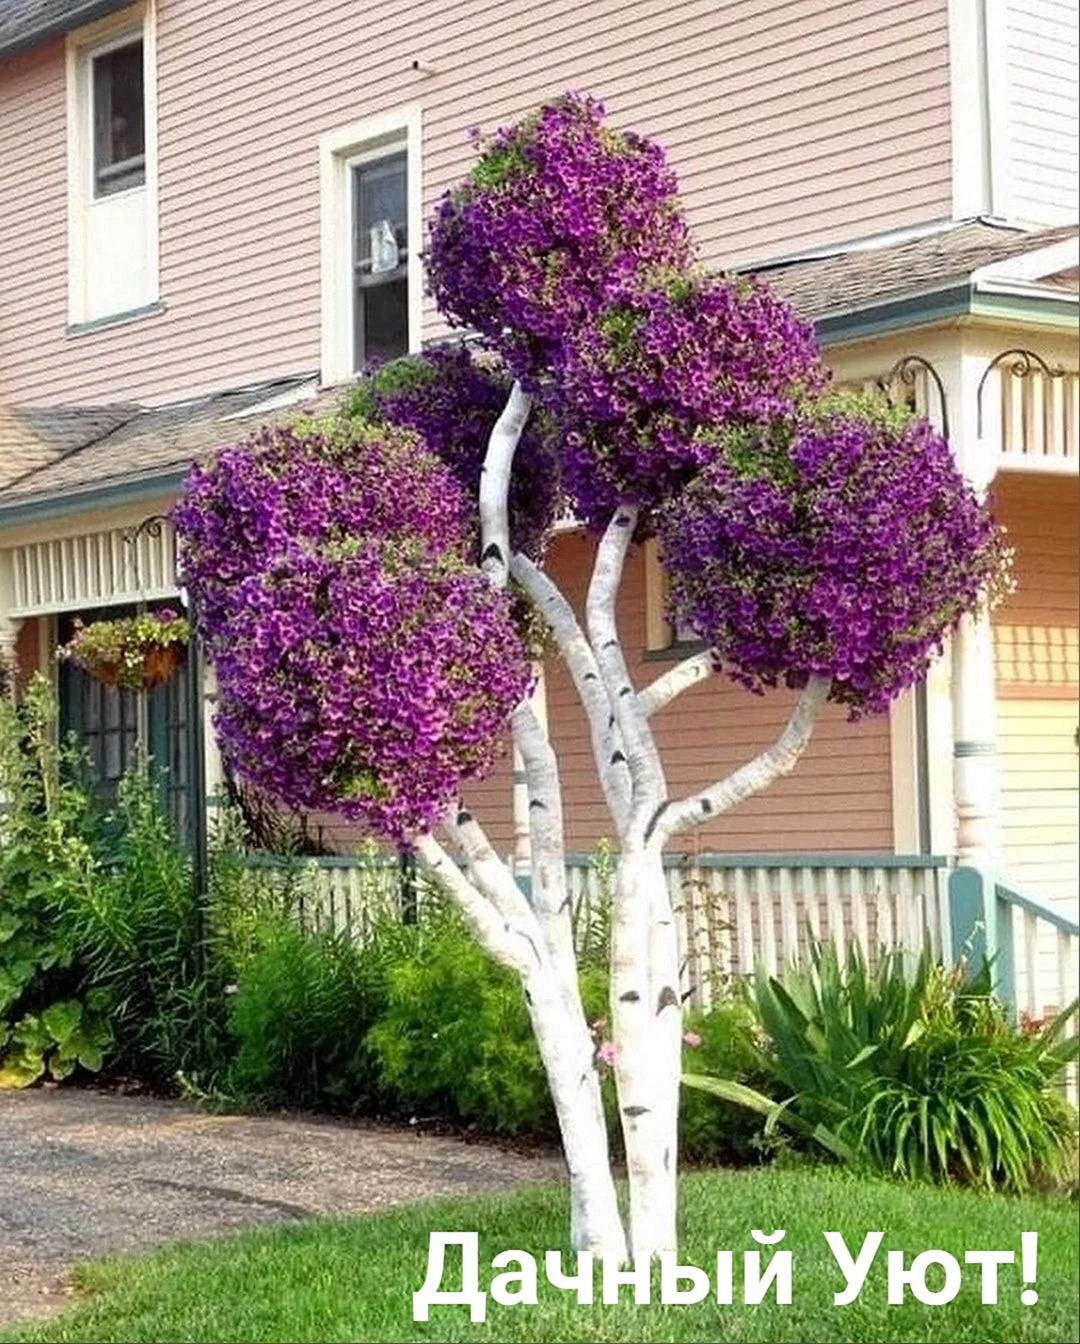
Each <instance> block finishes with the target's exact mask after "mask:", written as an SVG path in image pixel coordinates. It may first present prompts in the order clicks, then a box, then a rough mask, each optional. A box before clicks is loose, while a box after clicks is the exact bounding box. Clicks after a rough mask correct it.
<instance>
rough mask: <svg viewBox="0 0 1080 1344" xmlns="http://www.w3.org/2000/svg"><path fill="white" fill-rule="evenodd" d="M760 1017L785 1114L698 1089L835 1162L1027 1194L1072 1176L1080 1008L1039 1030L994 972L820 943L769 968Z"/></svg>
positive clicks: (752, 1100) (756, 1098)
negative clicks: (783, 967) (798, 961)
mask: <svg viewBox="0 0 1080 1344" xmlns="http://www.w3.org/2000/svg"><path fill="white" fill-rule="evenodd" d="M752 995H753V1003H754V1008H755V1011H756V1013H757V1016H758V1020H759V1022H760V1024H761V1027H762V1028H763V1030H764V1031H765V1033H766V1034H767V1036H768V1038H769V1044H768V1047H767V1049H765V1050H764V1051H763V1053H762V1057H761V1058H762V1063H763V1064H764V1066H765V1068H766V1070H767V1073H768V1074H769V1075H770V1077H771V1080H772V1090H773V1091H774V1092H775V1094H776V1095H777V1096H780V1097H782V1098H783V1100H782V1101H781V1102H780V1103H779V1105H777V1104H776V1103H774V1102H773V1101H772V1099H771V1098H769V1097H766V1096H763V1095H761V1094H759V1093H757V1092H756V1091H752V1090H748V1089H746V1088H738V1087H736V1086H733V1085H731V1084H730V1083H729V1082H728V1081H726V1080H723V1079H717V1078H713V1079H710V1078H708V1077H705V1076H692V1077H688V1078H687V1079H686V1082H687V1083H688V1084H689V1085H690V1086H692V1087H698V1088H700V1089H702V1090H705V1091H708V1092H712V1093H713V1094H714V1095H715V1096H718V1097H722V1098H724V1099H725V1100H728V1101H734V1102H739V1103H741V1104H744V1105H747V1106H749V1107H752V1108H754V1109H756V1110H758V1111H760V1112H762V1113H765V1114H767V1115H768V1117H769V1119H768V1123H767V1125H766V1132H770V1131H771V1130H772V1129H774V1127H775V1126H776V1124H778V1123H783V1124H785V1125H786V1126H788V1127H789V1128H791V1129H792V1130H793V1131H794V1132H795V1133H796V1134H797V1135H799V1136H800V1137H802V1138H803V1139H804V1140H809V1141H811V1142H812V1143H813V1144H816V1145H819V1146H821V1147H823V1148H825V1149H826V1150H827V1151H828V1152H829V1153H831V1154H832V1155H833V1156H834V1157H837V1158H840V1159H842V1160H845V1161H848V1162H851V1163H854V1164H856V1165H861V1166H867V1167H870V1168H873V1169H876V1170H878V1171H881V1172H883V1173H886V1174H889V1175H892V1176H896V1177H899V1178H902V1179H919V1180H928V1181H937V1182H950V1181H958V1182H962V1183H964V1184H970V1185H976V1186H981V1187H984V1188H987V1189H990V1188H999V1189H1003V1190H1008V1191H1014V1192H1016V1191H1025V1190H1028V1189H1030V1188H1032V1187H1033V1186H1036V1185H1039V1184H1043V1183H1046V1182H1054V1181H1059V1180H1061V1179H1062V1178H1063V1177H1064V1176H1065V1175H1066V1174H1067V1172H1068V1170H1069V1164H1070V1154H1071V1152H1072V1149H1073V1146H1074V1144H1075V1130H1076V1120H1075V1116H1074V1115H1073V1114H1072V1113H1071V1111H1070V1109H1069V1108H1068V1107H1067V1106H1066V1104H1065V1103H1064V1101H1063V1100H1062V1098H1061V1096H1060V1094H1059V1093H1058V1091H1057V1090H1056V1089H1057V1087H1058V1086H1059V1084H1060V1082H1061V1079H1062V1074H1063V1072H1064V1070H1065V1069H1066V1067H1067V1066H1068V1064H1069V1063H1070V1062H1071V1061H1072V1060H1075V1059H1076V1057H1077V1045H1078V1042H1077V1039H1076V1038H1075V1037H1073V1038H1069V1039H1062V1037H1063V1032H1064V1028H1065V1025H1066V1022H1067V1021H1068V1019H1069V1018H1070V1017H1071V1016H1072V1015H1073V1014H1075V1012H1076V1005H1075V1004H1074V1005H1073V1006H1072V1007H1071V1008H1070V1009H1067V1010H1066V1011H1065V1012H1064V1013H1062V1014H1059V1016H1058V1017H1057V1018H1056V1019H1055V1020H1054V1021H1053V1022H1051V1023H1049V1024H1047V1025H1046V1026H1045V1027H1043V1028H1042V1029H1041V1030H1038V1031H1027V1030H1024V1029H1023V1028H1017V1027H1016V1026H1014V1025H1013V1023H1012V1021H1011V1019H1010V1016H1009V1013H1008V1011H1007V1010H1006V1009H1005V1008H1004V1007H1003V1005H1001V1004H1000V1003H998V1002H996V1001H995V999H994V998H993V995H992V993H991V982H990V975H989V971H988V970H987V971H984V972H983V974H982V975H981V976H980V977H978V978H976V979H975V980H973V981H969V982H965V980H964V979H963V976H962V974H961V973H960V972H959V971H952V972H948V971H945V970H943V969H942V968H941V967H940V966H938V965H936V964H935V963H934V961H933V959H932V958H931V956H930V955H929V953H928V952H924V953H923V955H922V956H921V957H920V958H919V960H918V962H917V963H916V965H915V966H914V967H913V968H909V967H908V966H907V965H906V964H905V958H904V955H903V954H902V953H899V952H897V953H883V954H882V955H881V957H880V958H879V960H878V963H877V965H876V967H874V968H871V967H869V966H868V965H867V963H866V960H865V958H864V957H863V956H862V954H861V952H860V951H859V949H858V948H857V947H853V949H852V951H851V952H850V954H849V956H848V958H847V961H846V963H841V961H840V959H839V957H838V956H837V953H836V950H835V948H834V947H833V946H832V945H831V944H830V945H828V946H825V947H821V946H818V945H814V946H813V947H812V948H811V956H810V960H809V962H808V963H807V964H806V965H805V966H802V967H799V968H789V969H788V970H787V971H786V972H785V974H784V975H783V977H782V978H779V979H778V978H776V977H770V976H768V975H766V974H764V973H763V972H762V971H760V970H759V972H758V974H757V976H756V977H755V981H754V987H753V990H752Z"/></svg>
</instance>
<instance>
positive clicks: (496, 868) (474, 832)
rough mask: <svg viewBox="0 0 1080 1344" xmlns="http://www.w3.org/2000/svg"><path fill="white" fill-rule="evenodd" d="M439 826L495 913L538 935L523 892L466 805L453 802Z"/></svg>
mask: <svg viewBox="0 0 1080 1344" xmlns="http://www.w3.org/2000/svg"><path fill="white" fill-rule="evenodd" d="M443 826H444V828H445V830H446V833H447V834H448V835H449V836H450V838H451V840H453V842H454V844H455V845H457V847H458V848H459V849H460V850H461V852H462V853H463V854H464V855H465V859H466V861H467V863H468V865H469V871H470V873H471V874H472V876H473V879H474V881H475V883H476V885H477V887H479V889H480V891H481V892H482V893H483V894H484V896H486V897H487V899H488V900H489V901H490V902H491V904H492V905H493V906H494V907H495V908H496V910H498V912H499V914H500V915H501V916H502V917H503V918H504V919H506V920H512V921H518V922H520V923H521V924H522V925H523V927H527V928H529V930H530V933H531V934H534V935H539V932H540V926H539V924H538V922H537V919H536V916H535V914H534V913H533V910H532V907H531V906H530V905H529V902H528V901H527V900H526V899H525V893H524V892H523V891H522V890H521V888H520V887H519V886H518V884H517V882H516V881H515V880H514V875H513V873H512V872H511V871H510V869H509V868H508V867H507V866H506V864H505V863H504V862H503V860H502V859H501V858H500V857H499V855H498V853H497V852H496V850H495V846H494V845H493V844H492V843H491V841H490V840H489V839H488V837H487V834H486V833H485V831H484V828H483V827H482V826H481V825H480V823H479V822H478V821H477V820H476V818H475V817H474V816H473V814H472V813H471V812H470V811H469V810H468V808H466V807H463V806H462V805H461V804H460V803H457V804H456V805H455V806H454V807H453V808H452V809H451V810H450V811H449V812H448V813H447V815H446V817H445V818H444V819H443Z"/></svg>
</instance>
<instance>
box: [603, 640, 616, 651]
mask: <svg viewBox="0 0 1080 1344" xmlns="http://www.w3.org/2000/svg"><path fill="white" fill-rule="evenodd" d="M601 647H602V648H605V649H616V648H618V647H619V641H618V640H617V639H609V640H608V641H607V642H606V643H605V644H603V645H602V646H601Z"/></svg>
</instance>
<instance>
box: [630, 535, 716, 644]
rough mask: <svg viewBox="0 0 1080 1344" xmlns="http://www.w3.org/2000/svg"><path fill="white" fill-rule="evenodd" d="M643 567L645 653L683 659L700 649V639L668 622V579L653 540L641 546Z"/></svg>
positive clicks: (690, 630) (684, 626) (692, 632)
mask: <svg viewBox="0 0 1080 1344" xmlns="http://www.w3.org/2000/svg"><path fill="white" fill-rule="evenodd" d="M643 550H644V564H645V651H646V653H647V654H652V655H654V656H656V657H662V656H664V655H670V656H671V657H674V658H682V657H684V656H685V655H686V653H687V652H689V651H690V650H692V649H695V648H701V647H702V641H701V639H700V637H699V636H698V635H697V634H695V632H694V631H693V630H692V629H691V628H690V627H689V626H688V625H685V624H683V623H682V622H680V623H679V624H678V625H677V626H675V627H674V628H672V626H671V625H670V624H669V622H668V620H667V616H666V614H665V608H666V605H667V576H666V575H665V573H664V570H663V566H662V565H661V563H660V548H659V545H658V543H657V541H656V539H655V538H650V540H648V541H647V542H646V543H645V545H644V547H643Z"/></svg>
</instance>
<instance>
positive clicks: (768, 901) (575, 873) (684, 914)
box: [260, 854, 950, 1007]
mask: <svg viewBox="0 0 1080 1344" xmlns="http://www.w3.org/2000/svg"><path fill="white" fill-rule="evenodd" d="M273 866H274V867H275V869H276V871H279V872H280V873H281V874H282V875H283V876H284V879H285V880H288V881H290V882H291V883H293V884H294V890H295V892H296V897H297V908H298V912H299V914H300V917H301V919H302V920H303V922H304V924H305V925H306V926H307V927H308V928H311V929H322V930H329V929H334V930H338V931H340V932H350V933H352V934H353V935H354V936H356V937H358V938H363V937H364V936H365V935H366V932H367V930H368V929H369V928H370V925H371V922H372V920H373V918H374V917H376V916H377V914H378V913H379V912H386V913H396V914H399V913H400V895H399V889H400V874H399V870H398V866H397V863H396V861H394V860H388V861H385V860H384V861H380V860H371V859H365V858H358V859H350V858H338V857H330V858H312V859H300V860H296V861H295V862H293V863H292V864H289V865H287V866H285V867H283V868H282V867H280V865H273ZM260 867H264V868H265V865H260ZM665 872H666V874H667V881H668V888H669V890H670V891H671V894H672V900H673V905H674V908H675V912H676V918H677V920H678V924H679V936H680V946H681V948H682V952H683V963H684V965H683V992H684V993H685V994H686V996H687V999H688V1001H689V1002H690V1003H692V1004H693V1005H694V1006H695V1007H705V1006H707V1005H708V1004H709V1002H710V1001H711V1000H712V998H713V996H714V994H715V993H716V992H717V990H718V989H719V988H721V987H722V986H723V984H724V983H725V982H726V981H728V980H730V979H731V978H732V977H733V976H738V975H746V974H749V973H750V972H751V971H752V970H753V969H754V966H755V964H757V963H758V962H761V963H763V964H764V965H765V966H766V967H767V969H768V970H769V971H770V972H773V973H775V972H777V971H779V970H782V969H783V967H784V966H785V965H786V964H788V963H789V962H798V961H800V960H801V959H802V958H803V957H804V956H805V954H806V950H807V943H808V934H812V935H813V936H814V937H816V938H818V939H831V940H833V941H834V942H835V943H836V945H837V948H838V950H839V951H840V952H841V954H842V955H843V954H845V953H846V951H847V948H848V947H849V946H850V944H851V942H852V941H853V940H857V941H858V942H859V943H860V944H861V945H862V947H863V948H864V949H866V950H867V951H868V952H869V953H871V954H872V953H873V951H874V950H876V949H877V948H878V947H881V946H886V947H890V948H893V947H898V948H903V949H905V950H907V951H910V952H911V953H912V954H913V955H917V954H918V953H919V952H921V951H922V949H923V947H924V946H926V945H927V944H929V946H930V948H931V950H932V951H933V952H934V954H935V955H937V956H940V957H943V958H947V957H948V956H949V951H950V948H949V922H948V912H947V909H946V886H947V873H946V867H945V860H943V859H940V858H934V857H931V856H923V855H899V856H897V855H892V854H869V855H862V854H854V855H846V854H834V855H820V854H786V855H761V854H704V855H695V856H691V857H686V858H682V857H680V856H670V857H668V858H667V859H666V861H665ZM567 877H568V880H569V885H570V893H571V899H572V903H573V909H574V922H575V929H576V930H577V933H578V937H579V939H581V938H583V937H585V931H586V930H587V929H589V928H590V927H592V928H595V927H597V925H598V924H600V923H602V921H603V919H604V917H605V916H604V911H605V908H606V905H607V899H608V896H609V892H610V881H611V867H610V864H607V863H605V862H604V860H603V859H602V858H601V859H600V860H599V861H598V860H597V858H595V857H594V856H592V855H573V856H571V857H570V858H569V860H568V863H567ZM425 899H426V890H425V886H424V884H423V883H420V884H418V886H417V900H418V901H419V903H420V905H421V908H422V905H423V902H424V900H425Z"/></svg>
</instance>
